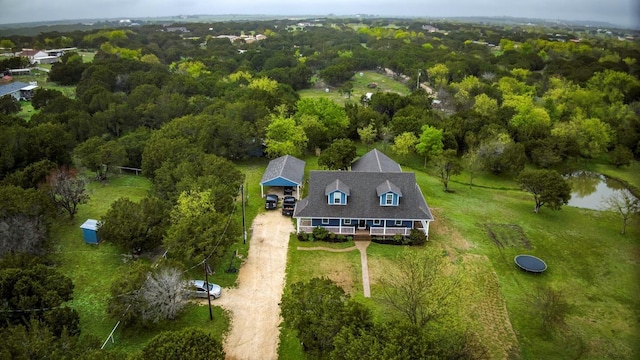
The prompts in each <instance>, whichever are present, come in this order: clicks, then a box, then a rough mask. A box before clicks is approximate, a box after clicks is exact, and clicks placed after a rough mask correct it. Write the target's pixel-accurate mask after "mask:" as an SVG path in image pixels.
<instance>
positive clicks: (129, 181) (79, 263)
mask: <svg viewBox="0 0 640 360" xmlns="http://www.w3.org/2000/svg"><path fill="white" fill-rule="evenodd" d="M150 186H151V183H150V181H149V180H147V179H146V178H144V177H142V176H135V175H119V176H115V175H113V176H112V177H111V178H110V179H109V181H108V182H106V183H101V182H91V183H90V185H89V190H90V191H91V198H90V200H89V202H88V203H87V204H83V205H80V206H79V211H78V214H77V215H76V217H75V219H74V220H66V221H62V222H59V223H56V224H54V226H53V229H52V234H51V236H52V239H54V241H55V242H56V245H55V251H56V253H55V254H54V258H55V259H56V260H57V262H58V263H59V268H60V271H62V272H63V273H64V274H66V275H67V276H69V277H70V278H71V279H72V280H73V283H74V285H75V289H74V300H73V301H72V302H71V306H72V307H74V308H75V309H76V310H78V312H79V313H80V326H81V329H82V334H83V335H91V336H95V337H96V338H98V339H100V340H101V341H104V340H105V339H106V338H107V336H108V335H109V333H110V332H111V330H112V328H113V327H114V326H115V324H116V322H117V319H113V318H110V317H109V316H108V315H107V312H106V306H107V299H108V298H109V296H110V292H109V289H110V286H111V284H112V283H113V281H114V280H115V279H116V278H118V277H119V276H122V274H124V273H125V270H126V268H127V264H128V262H130V261H131V260H130V259H129V257H128V256H127V254H125V252H124V251H122V250H121V249H119V248H117V247H116V246H113V245H111V244H109V243H105V242H103V243H101V244H99V245H89V244H85V243H84V240H83V238H82V232H81V230H80V228H79V226H80V225H81V224H82V223H83V222H84V221H85V220H86V219H89V218H92V219H100V218H101V216H102V215H103V214H104V213H106V211H107V210H108V208H109V207H110V205H111V203H112V202H113V201H115V200H116V199H118V198H120V197H128V198H129V199H131V200H133V201H139V200H140V199H142V198H143V197H145V196H146V195H147V194H148V191H149V189H150ZM138 261H148V260H144V259H141V260H138ZM214 305H215V303H214ZM214 311H215V313H214V321H213V322H210V321H209V319H208V318H209V314H208V310H207V308H206V307H202V306H197V305H190V306H189V307H188V308H187V310H186V311H185V314H184V315H183V316H181V317H180V318H179V319H178V320H176V321H175V322H166V323H161V324H158V325H155V326H154V327H153V328H149V329H145V330H144V331H131V330H129V331H126V330H125V331H122V329H120V330H118V331H116V333H115V335H114V337H115V343H114V344H111V343H110V345H109V348H113V349H116V350H118V351H124V352H127V353H130V352H131V351H136V350H140V349H141V348H142V347H143V346H144V345H145V344H146V343H147V342H148V341H149V340H150V339H151V338H152V337H153V336H155V335H157V334H159V333H160V332H161V331H164V330H177V329H180V328H183V327H186V326H195V327H199V328H201V329H204V330H206V331H208V332H211V333H212V334H213V335H214V336H218V337H219V338H221V336H222V334H223V333H224V332H225V331H226V329H227V328H228V326H229V319H228V316H227V315H226V314H225V313H223V311H222V310H221V309H220V308H216V307H214Z"/></svg>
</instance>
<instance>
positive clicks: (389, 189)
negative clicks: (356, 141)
mask: <svg viewBox="0 0 640 360" xmlns="http://www.w3.org/2000/svg"><path fill="white" fill-rule="evenodd" d="M308 192H309V195H308V196H307V197H306V198H304V199H302V200H300V201H299V202H298V203H297V204H296V208H295V210H294V213H293V217H294V218H295V219H296V225H297V231H298V232H306V233H310V232H312V231H313V229H314V228H316V227H318V226H320V227H323V228H325V229H327V230H328V231H329V232H331V233H334V234H342V235H362V236H368V237H381V238H384V237H393V236H395V235H401V236H407V235H409V234H410V233H411V230H412V229H419V230H421V231H423V232H424V233H425V235H427V237H428V236H429V224H430V223H431V221H433V220H434V218H433V215H432V214H431V210H430V209H429V206H428V205H427V202H426V200H425V198H424V196H423V195H422V191H421V190H420V187H419V186H418V184H417V182H416V177H415V174H414V173H412V172H403V171H402V169H401V167H400V165H399V164H398V163H396V162H395V161H393V160H392V159H391V158H389V157H388V156H386V155H385V154H383V153H381V152H380V151H378V150H377V149H374V150H372V151H370V152H368V153H367V154H365V155H364V156H362V157H361V158H360V159H358V160H356V161H355V162H354V163H353V164H352V166H351V171H311V172H310V173H309V190H308Z"/></svg>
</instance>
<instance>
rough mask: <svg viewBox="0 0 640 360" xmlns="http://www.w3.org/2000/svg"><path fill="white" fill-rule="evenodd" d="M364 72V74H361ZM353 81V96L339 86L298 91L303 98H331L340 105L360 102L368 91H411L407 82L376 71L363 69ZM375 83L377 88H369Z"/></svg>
mask: <svg viewBox="0 0 640 360" xmlns="http://www.w3.org/2000/svg"><path fill="white" fill-rule="evenodd" d="M360 74H362V76H360ZM351 81H352V82H353V92H352V93H351V97H350V98H349V97H347V95H344V94H341V93H340V91H339V90H338V89H337V88H333V87H329V92H326V90H325V89H326V88H325V87H313V88H311V89H305V90H301V91H299V92H298V93H299V94H300V97H301V98H312V99H316V98H321V97H325V98H329V99H331V100H333V101H335V102H337V103H339V104H340V105H344V103H346V102H348V101H351V102H359V101H360V98H361V97H362V96H363V95H365V94H366V93H369V92H370V93H376V92H394V93H397V94H400V95H403V96H405V95H408V94H409V93H410V91H409V89H408V88H407V86H406V85H405V84H403V83H402V82H400V81H397V80H394V79H392V78H390V77H388V76H387V75H384V74H381V73H378V72H375V71H369V70H367V71H362V72H357V73H356V74H355V75H354V76H353V78H351ZM371 83H375V84H377V87H376V88H375V89H371V88H369V87H368V86H367V85H369V84H371Z"/></svg>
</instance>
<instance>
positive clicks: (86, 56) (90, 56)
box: [78, 51, 96, 63]
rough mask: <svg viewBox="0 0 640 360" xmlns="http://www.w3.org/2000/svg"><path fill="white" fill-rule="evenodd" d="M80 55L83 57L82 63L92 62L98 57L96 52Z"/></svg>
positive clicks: (86, 52) (83, 52) (81, 52)
mask: <svg viewBox="0 0 640 360" xmlns="http://www.w3.org/2000/svg"><path fill="white" fill-rule="evenodd" d="M78 54H80V56H82V61H83V62H86V63H87V62H92V61H93V58H94V57H96V52H95V51H78Z"/></svg>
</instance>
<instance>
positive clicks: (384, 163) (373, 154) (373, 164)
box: [351, 149, 402, 172]
mask: <svg viewBox="0 0 640 360" xmlns="http://www.w3.org/2000/svg"><path fill="white" fill-rule="evenodd" d="M351 171H363V172H402V168H400V164H398V163H397V162H395V161H393V160H392V159H391V158H390V157H388V156H387V155H385V154H383V153H381V152H380V151H378V149H373V150H371V151H369V152H368V153H366V154H364V155H362V157H360V158H359V159H357V160H356V161H354V162H353V163H352V164H351Z"/></svg>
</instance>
